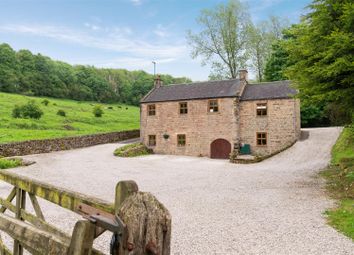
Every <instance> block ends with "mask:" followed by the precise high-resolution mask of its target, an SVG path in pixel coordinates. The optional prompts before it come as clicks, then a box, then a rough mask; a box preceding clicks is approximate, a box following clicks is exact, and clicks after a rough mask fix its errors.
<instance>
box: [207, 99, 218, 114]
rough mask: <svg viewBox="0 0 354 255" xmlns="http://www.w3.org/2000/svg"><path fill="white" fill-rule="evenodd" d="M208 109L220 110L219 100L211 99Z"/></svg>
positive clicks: (210, 110) (211, 110) (212, 110)
mask: <svg viewBox="0 0 354 255" xmlns="http://www.w3.org/2000/svg"><path fill="white" fill-rule="evenodd" d="M208 111H209V112H218V111H219V106H218V100H209V106H208Z"/></svg>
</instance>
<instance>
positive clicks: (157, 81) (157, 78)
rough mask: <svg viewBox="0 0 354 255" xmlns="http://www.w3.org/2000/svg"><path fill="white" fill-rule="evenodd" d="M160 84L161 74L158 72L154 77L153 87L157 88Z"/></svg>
mask: <svg viewBox="0 0 354 255" xmlns="http://www.w3.org/2000/svg"><path fill="white" fill-rule="evenodd" d="M161 86H162V80H161V76H160V75H159V74H158V75H157V76H156V78H155V82H154V87H155V89H157V88H159V87H161Z"/></svg>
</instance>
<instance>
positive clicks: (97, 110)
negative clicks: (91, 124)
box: [92, 105, 104, 118]
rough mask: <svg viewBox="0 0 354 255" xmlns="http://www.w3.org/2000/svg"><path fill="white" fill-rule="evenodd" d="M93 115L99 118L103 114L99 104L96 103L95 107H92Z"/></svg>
mask: <svg viewBox="0 0 354 255" xmlns="http://www.w3.org/2000/svg"><path fill="white" fill-rule="evenodd" d="M92 112H93V115H95V117H97V118H99V117H102V115H103V113H104V112H103V110H102V107H101V106H100V105H96V106H95V107H93V111H92Z"/></svg>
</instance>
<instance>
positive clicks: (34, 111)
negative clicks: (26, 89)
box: [22, 100, 43, 119]
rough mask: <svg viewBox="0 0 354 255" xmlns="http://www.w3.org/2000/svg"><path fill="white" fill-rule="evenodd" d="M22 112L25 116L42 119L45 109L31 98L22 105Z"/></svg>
mask: <svg viewBox="0 0 354 255" xmlns="http://www.w3.org/2000/svg"><path fill="white" fill-rule="evenodd" d="M22 114H23V117H24V118H31V119H40V118H41V117H42V115H43V111H42V110H41V108H39V106H38V105H37V104H36V102H35V101H33V100H31V101H29V102H28V103H27V104H25V105H23V106H22Z"/></svg>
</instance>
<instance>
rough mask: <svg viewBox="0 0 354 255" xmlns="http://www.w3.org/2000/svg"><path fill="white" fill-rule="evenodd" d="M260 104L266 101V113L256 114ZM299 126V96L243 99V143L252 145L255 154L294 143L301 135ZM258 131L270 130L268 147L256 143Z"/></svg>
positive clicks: (269, 151)
mask: <svg viewBox="0 0 354 255" xmlns="http://www.w3.org/2000/svg"><path fill="white" fill-rule="evenodd" d="M257 103H267V115H266V116H257V114H256V107H257ZM300 125H301V123H300V101H299V100H298V99H277V100H275V99H272V100H252V101H241V104H240V142H241V143H246V144H250V145H251V152H252V154H253V155H259V156H265V155H269V154H272V153H274V152H276V151H279V150H281V149H283V148H285V147H288V146H289V145H291V144H293V143H294V142H295V141H296V140H297V139H299V137H300V132H301V131H300ZM257 132H266V133H267V145H266V146H258V145H257V140H256V133H257Z"/></svg>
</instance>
